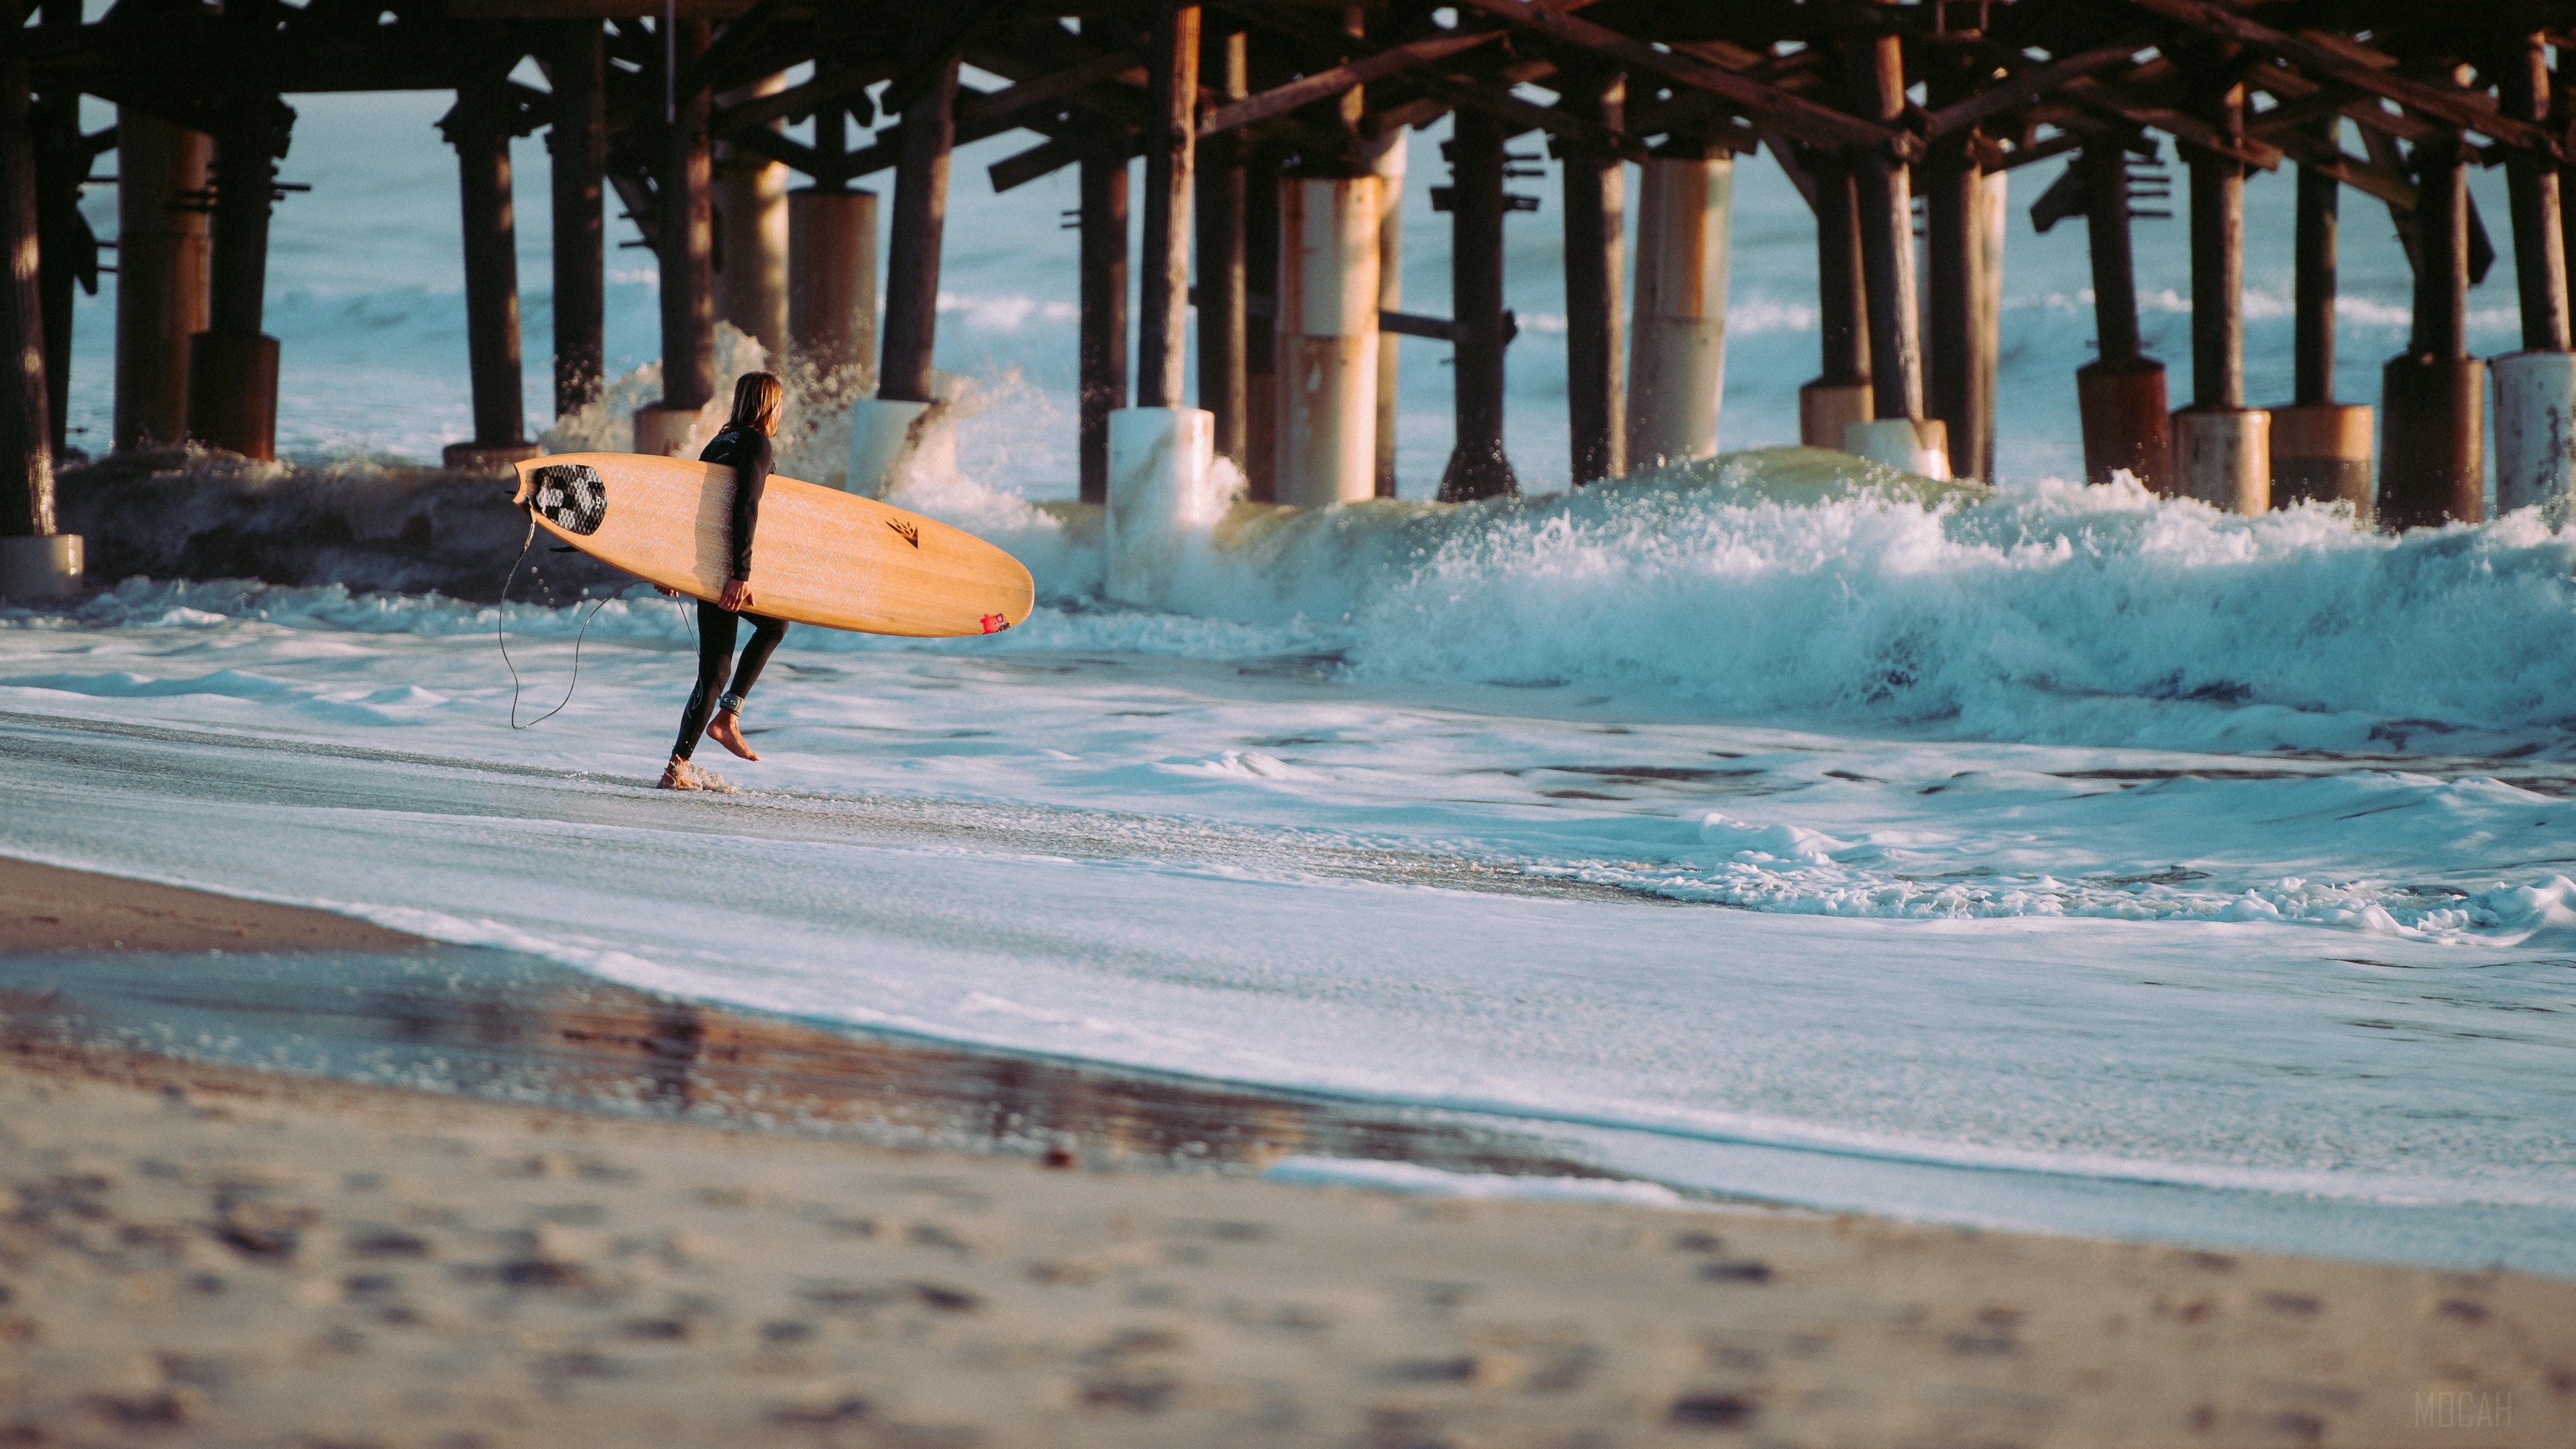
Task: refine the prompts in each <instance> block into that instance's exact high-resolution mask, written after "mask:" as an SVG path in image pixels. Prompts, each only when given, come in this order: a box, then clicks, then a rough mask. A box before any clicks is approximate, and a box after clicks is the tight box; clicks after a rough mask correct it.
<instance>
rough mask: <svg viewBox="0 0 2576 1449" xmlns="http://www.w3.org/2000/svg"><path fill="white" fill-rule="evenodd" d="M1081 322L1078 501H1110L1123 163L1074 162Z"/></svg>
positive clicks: (1118, 404) (1122, 306) (1121, 399)
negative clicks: (1078, 176)
mask: <svg viewBox="0 0 2576 1449" xmlns="http://www.w3.org/2000/svg"><path fill="white" fill-rule="evenodd" d="M1080 171H1081V196H1082V210H1081V213H1080V215H1079V217H1078V218H1077V224H1078V226H1079V228H1080V240H1081V281H1080V286H1081V290H1082V320H1081V322H1080V324H1079V326H1080V331H1079V334H1078V337H1077V341H1076V346H1077V347H1078V348H1079V354H1080V355H1079V363H1078V366H1079V372H1080V376H1079V381H1078V397H1079V402H1078V403H1077V409H1078V411H1077V422H1078V426H1079V428H1080V441H1081V449H1082V501H1083V502H1085V503H1106V502H1108V501H1109V415H1110V414H1111V413H1113V412H1116V411H1117V410H1118V409H1120V408H1123V407H1125V406H1127V160H1126V158H1125V157H1123V156H1119V155H1116V154H1114V153H1112V154H1109V155H1104V156H1099V157H1085V158H1084V159H1083V160H1082V162H1081V163H1080Z"/></svg>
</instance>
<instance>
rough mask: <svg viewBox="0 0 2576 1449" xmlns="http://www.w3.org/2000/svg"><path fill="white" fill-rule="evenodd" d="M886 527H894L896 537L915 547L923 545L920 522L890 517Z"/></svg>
mask: <svg viewBox="0 0 2576 1449" xmlns="http://www.w3.org/2000/svg"><path fill="white" fill-rule="evenodd" d="M886 527H888V528H891V529H893V530H894V531H895V536H896V537H898V538H901V539H902V540H903V541H904V542H906V543H908V544H911V545H912V546H913V547H914V548H919V547H921V528H920V526H919V525H918V524H915V523H912V522H910V521H908V520H905V519H901V518H889V519H887V520H886Z"/></svg>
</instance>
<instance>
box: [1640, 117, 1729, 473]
mask: <svg viewBox="0 0 2576 1449" xmlns="http://www.w3.org/2000/svg"><path fill="white" fill-rule="evenodd" d="M1643 170H1644V177H1643V180H1642V182H1641V184H1640V186H1639V188H1638V189H1639V191H1640V192H1641V193H1642V194H1641V195H1640V197H1639V203H1638V219H1637V310H1636V317H1635V319H1634V321H1633V322H1632V324H1631V325H1630V328H1629V332H1628V349H1629V350H1628V465H1629V467H1630V468H1631V469H1645V468H1652V467H1654V466H1656V465H1657V464H1659V463H1664V462H1681V461H1685V460H1688V459H1692V458H1707V457H1713V456H1715V454H1716V453H1717V423H1718V407H1719V403H1720V401H1721V399H1722V397H1723V395H1724V392H1725V387H1726V282H1727V227H1728V221H1729V213H1730V212H1731V210H1732V201H1733V194H1734V185H1735V162H1734V160H1733V158H1731V157H1729V156H1727V155H1725V154H1724V153H1723V152H1720V153H1717V154H1708V153H1706V152H1703V151H1701V150H1700V149H1699V148H1697V147H1689V148H1685V151H1684V153H1683V154H1659V155H1656V156H1654V157H1652V158H1650V159H1648V161H1647V162H1646V164H1645V166H1644V168H1643Z"/></svg>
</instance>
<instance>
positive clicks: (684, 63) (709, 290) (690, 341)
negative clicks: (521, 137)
mask: <svg viewBox="0 0 2576 1449" xmlns="http://www.w3.org/2000/svg"><path fill="white" fill-rule="evenodd" d="M706 49H707V22H706V21H705V20H702V19H693V18H691V17H689V16H686V15H683V16H681V17H679V19H678V20H677V21H676V22H674V23H673V29H672V33H671V45H670V51H669V53H670V55H671V57H672V59H673V63H674V64H676V65H677V66H678V67H679V72H678V73H679V75H682V76H685V75H687V74H689V72H690V70H691V68H692V67H693V66H695V65H696V63H697V61H698V58H699V57H700V56H702V55H704V54H705V53H706ZM674 85H675V87H676V88H675V89H674V90H673V92H672V94H671V105H672V110H671V115H670V125H669V128H668V133H667V135H666V136H665V138H664V144H663V149H662V174H661V189H660V191H659V192H658V193H657V195H656V197H655V205H654V225H655V227H656V228H657V229H658V235H657V236H656V240H657V241H658V242H659V244H660V245H659V246H658V248H657V249H656V251H657V256H658V258H659V260H660V263H661V273H662V298H661V300H662V401H661V402H660V403H659V404H657V405H651V406H646V407H642V408H638V409H636V411H635V451H637V452H639V453H655V454H672V455H676V454H682V453H688V452H693V451H694V449H693V448H692V447H691V434H692V432H693V431H694V429H695V428H696V425H697V421H698V412H699V410H700V409H702V408H704V407H705V406H706V405H707V404H708V402H710V401H711V400H713V399H714V397H715V389H716V299H715V213H714V198H713V195H712V192H713V190H714V185H715V175H714V167H715V163H714V158H713V156H712V155H711V154H710V153H709V150H708V143H707V108H708V105H707V101H708V98H707V91H706V87H705V86H704V85H689V86H677V84H676V80H675V81H674ZM696 441H697V442H699V443H703V442H705V441H706V440H705V439H704V438H699V439H697V440H696Z"/></svg>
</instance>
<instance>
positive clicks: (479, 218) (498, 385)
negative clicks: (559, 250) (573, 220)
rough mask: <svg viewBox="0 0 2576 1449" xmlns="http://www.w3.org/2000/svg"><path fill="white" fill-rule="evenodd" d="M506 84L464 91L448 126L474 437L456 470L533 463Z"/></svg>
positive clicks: (493, 79)
mask: <svg viewBox="0 0 2576 1449" xmlns="http://www.w3.org/2000/svg"><path fill="white" fill-rule="evenodd" d="M509 107H510V99H509V91H508V78H507V77H506V76H505V75H503V74H500V73H497V72H496V73H491V74H487V75H485V76H483V77H480V78H479V79H477V80H476V81H475V82H474V83H473V84H471V85H468V86H463V87H459V88H458V90H457V94H456V108H455V109H454V110H453V111H450V112H449V113H448V117H447V119H446V121H444V122H442V123H441V124H442V126H443V128H444V129H445V131H446V133H447V140H448V144H450V145H452V146H454V147H455V148H456V165H457V180H458V187H457V192H458V196H459V198H460V201H461V209H462V211H463V214H464V238H465V353H466V364H467V375H468V377H469V379H470V381H471V387H472V396H473V403H474V436H473V438H472V439H471V440H470V441H467V442H462V443H450V444H449V445H448V446H447V448H446V451H445V453H444V455H443V457H442V459H441V461H442V462H444V463H445V465H446V466H448V467H450V468H463V469H477V470H488V469H493V468H501V467H506V466H508V465H509V464H511V463H514V462H516V461H518V460H519V459H521V458H528V457H534V456H535V455H536V448H535V446H534V445H533V444H531V443H529V442H528V441H527V437H526V431H527V416H526V403H525V402H524V401H523V400H522V399H521V396H520V387H521V371H520V355H519V246H518V228H517V225H516V221H515V217H514V211H513V208H512V204H511V193H510V133H511V129H512V128H511V125H510V116H509Z"/></svg>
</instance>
